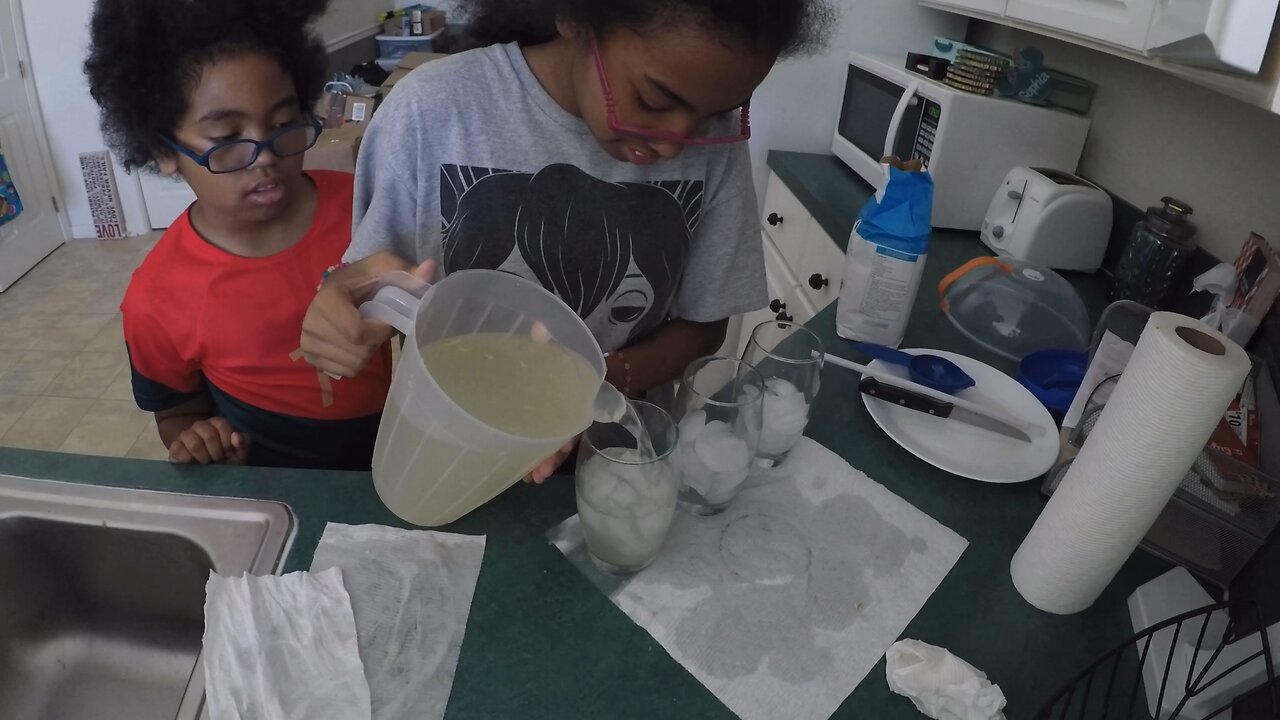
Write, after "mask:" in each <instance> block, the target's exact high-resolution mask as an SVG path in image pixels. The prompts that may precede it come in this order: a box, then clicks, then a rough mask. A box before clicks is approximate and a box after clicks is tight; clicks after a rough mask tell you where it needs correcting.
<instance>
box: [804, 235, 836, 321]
mask: <svg viewBox="0 0 1280 720" xmlns="http://www.w3.org/2000/svg"><path fill="white" fill-rule="evenodd" d="M844 267H845V257H844V253H843V252H841V250H840V247H839V246H838V245H836V244H835V242H833V241H832V240H831V238H829V237H827V234H826V233H825V232H823V231H822V229H821V228H820V227H818V225H817V223H814V225H813V227H811V228H810V232H809V239H808V241H807V242H806V244H805V250H804V257H803V258H802V259H801V261H800V268H799V272H798V273H797V275H798V277H797V278H796V280H798V281H799V284H800V290H801V292H802V293H803V294H804V295H805V296H806V297H807V298H808V299H809V302H811V303H812V304H813V306H814V308H816V309H817V310H818V311H821V310H822V309H823V308H825V307H826V306H828V305H830V304H831V303H833V302H835V301H836V298H838V297H840V282H841V280H842V279H843V278H844Z"/></svg>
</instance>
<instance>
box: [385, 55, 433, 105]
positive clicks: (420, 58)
mask: <svg viewBox="0 0 1280 720" xmlns="http://www.w3.org/2000/svg"><path fill="white" fill-rule="evenodd" d="M445 57H449V56H448V55H446V54H445V53H427V52H412V53H409V54H408V55H405V56H404V57H402V58H400V62H399V63H398V64H397V65H396V69H395V70H393V71H391V76H390V77H388V78H387V79H386V82H384V83H382V96H383V97H386V96H387V93H389V92H391V88H393V87H395V86H396V83H398V82H400V81H401V80H403V79H404V78H405V76H406V75H408V74H409V73H411V72H413V71H414V70H416V69H417V68H419V67H421V66H423V65H426V64H427V63H429V62H432V61H433V60H439V59H440V58H445Z"/></svg>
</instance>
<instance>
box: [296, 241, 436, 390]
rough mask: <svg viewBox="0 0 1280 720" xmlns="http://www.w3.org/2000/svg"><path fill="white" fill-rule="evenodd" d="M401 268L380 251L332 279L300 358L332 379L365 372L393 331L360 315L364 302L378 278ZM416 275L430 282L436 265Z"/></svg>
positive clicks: (308, 323) (309, 323)
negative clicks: (332, 377)
mask: <svg viewBox="0 0 1280 720" xmlns="http://www.w3.org/2000/svg"><path fill="white" fill-rule="evenodd" d="M397 265H398V266H399V267H397ZM400 267H404V269H409V268H408V267H406V266H405V265H404V263H403V261H401V260H399V258H396V257H395V256H393V255H391V254H390V253H381V254H379V255H375V256H373V257H370V258H368V259H367V260H363V261H361V262H359V263H356V264H354V265H350V266H348V267H345V268H342V269H341V270H338V271H336V272H334V273H333V274H332V275H330V276H329V279H328V280H326V281H325V283H324V285H322V286H321V287H320V290H319V292H317V293H316V297H315V299H314V300H312V301H311V307H309V308H307V315H306V317H305V318H304V319H303V321H302V356H303V357H304V358H306V360H307V362H309V363H311V364H312V365H314V366H315V367H316V369H317V370H320V371H321V372H325V373H328V374H330V375H332V376H334V377H355V376H356V375H358V374H359V373H360V371H361V370H363V369H364V366H365V365H366V364H368V362H369V358H371V357H373V355H374V353H376V352H377V351H378V348H380V347H382V345H383V344H384V343H386V342H387V341H388V340H390V339H391V337H392V336H393V335H394V334H395V330H394V329H392V328H391V327H388V326H387V325H384V324H382V323H380V322H377V321H374V320H365V319H364V318H362V317H360V309H359V306H360V303H361V302H363V301H365V300H367V299H368V296H369V291H370V290H371V289H372V287H373V284H374V282H375V281H376V280H377V277H378V276H379V275H381V274H383V273H385V272H389V271H391V270H395V269H400ZM412 272H413V275H414V276H415V277H417V278H419V279H421V280H425V281H428V282H430V281H431V280H432V279H433V276H434V275H435V272H436V263H435V261H434V260H428V261H427V262H425V263H423V264H421V265H419V266H418V267H417V268H415V269H413V270H412Z"/></svg>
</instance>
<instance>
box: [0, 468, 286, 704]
mask: <svg viewBox="0 0 1280 720" xmlns="http://www.w3.org/2000/svg"><path fill="white" fill-rule="evenodd" d="M293 534H294V522H293V514H292V513H291V512H290V510H289V508H288V506H286V505H283V504H280V503H275V502H266V501H259V500H238V499H230V498H211V497H200V496H194V495H177V494H172V493H161V492H153V491H147V490H128V489H121V488H107V487H98V486H92V485H78V484H73V483H62V482H53V481H48V480H30V479H26V478H17V477H11V476H6V475H0V716H2V717H4V718H6V719H8V718H13V719H14V720H88V719H90V718H93V719H94V720H99V719H102V718H121V719H125V718H127V719H128V720H152V719H154V720H193V719H194V718H199V717H201V714H202V712H203V705H204V672H203V669H202V667H201V665H200V647H201V638H202V636H203V633H204V586H205V582H206V581H207V580H208V578H209V572H210V571H211V570H212V571H215V572H217V573H218V574H220V575H230V576H234V575H241V574H243V573H246V572H248V573H251V574H254V575H269V574H271V573H274V572H276V571H277V569H278V568H279V567H280V566H281V564H282V563H283V561H284V557H285V554H286V552H287V550H288V546H289V544H290V542H291V541H292V539H293Z"/></svg>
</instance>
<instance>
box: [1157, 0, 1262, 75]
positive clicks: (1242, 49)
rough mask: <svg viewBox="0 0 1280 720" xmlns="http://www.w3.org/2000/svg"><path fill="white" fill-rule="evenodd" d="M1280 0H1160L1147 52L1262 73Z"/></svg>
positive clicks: (1236, 70)
mask: <svg viewBox="0 0 1280 720" xmlns="http://www.w3.org/2000/svg"><path fill="white" fill-rule="evenodd" d="M1276 6H1277V0H1158V2H1157V3H1156V6H1155V13H1154V15H1153V18H1152V21H1151V30H1150V32H1149V33H1148V34H1147V44H1146V49H1147V54H1148V55H1151V56H1152V57H1160V58H1165V59H1167V60H1172V61H1175V62H1180V63H1183V64H1186V65H1195V66H1199V67H1206V68H1211V69H1215V70H1232V71H1235V72H1245V73H1257V72H1258V71H1259V70H1261V69H1262V61H1263V59H1264V58H1265V56H1266V53H1267V45H1268V43H1269V42H1270V40H1271V28H1272V27H1273V26H1274V25H1275V18H1276Z"/></svg>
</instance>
